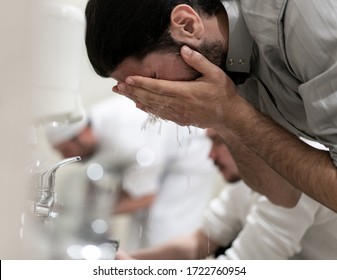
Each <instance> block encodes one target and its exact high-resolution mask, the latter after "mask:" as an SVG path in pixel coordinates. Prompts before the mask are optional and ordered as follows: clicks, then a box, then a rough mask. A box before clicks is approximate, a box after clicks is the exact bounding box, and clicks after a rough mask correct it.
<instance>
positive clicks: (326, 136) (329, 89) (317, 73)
mask: <svg viewBox="0 0 337 280" xmlns="http://www.w3.org/2000/svg"><path fill="white" fill-rule="evenodd" d="M336 11H337V2H336V1H334V0H327V1H323V2H322V1H321V2H317V1H314V0H309V1H307V0H299V1H294V0H293V1H288V4H287V11H286V18H285V21H284V22H285V26H284V32H285V49H286V52H287V53H286V55H287V59H288V62H289V65H290V67H291V71H293V73H294V75H296V77H297V78H298V79H299V80H300V81H301V82H302V84H301V85H300V87H299V94H300V96H301V98H302V100H303V103H304V107H305V112H306V116H307V121H308V125H309V128H310V129H311V131H312V133H313V134H314V135H315V137H316V139H317V140H318V141H320V142H321V143H323V144H325V145H326V146H327V147H328V148H329V150H330V155H331V158H332V159H333V161H334V164H335V165H336V166H337V59H336V58H337V21H336V17H337V12H336Z"/></svg>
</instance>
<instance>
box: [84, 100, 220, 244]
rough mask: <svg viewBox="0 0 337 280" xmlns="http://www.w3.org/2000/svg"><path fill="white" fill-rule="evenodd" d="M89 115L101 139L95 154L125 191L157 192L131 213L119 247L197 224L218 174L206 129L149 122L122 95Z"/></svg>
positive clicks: (152, 241)
mask: <svg viewBox="0 0 337 280" xmlns="http://www.w3.org/2000/svg"><path fill="white" fill-rule="evenodd" d="M90 116H91V122H92V127H93V130H94V133H95V135H96V136H97V138H98V141H99V143H100V144H101V146H100V150H99V151H98V153H97V155H96V156H95V160H97V161H99V162H100V163H103V165H104V166H105V169H109V170H110V171H111V172H112V173H113V174H116V173H117V174H122V175H123V176H122V177H121V179H120V180H121V182H122V183H123V189H124V190H125V191H126V192H127V193H128V194H129V195H130V196H132V197H141V196H143V195H147V194H151V193H156V194H157V196H156V199H155V202H154V203H153V204H152V206H151V207H150V208H149V209H145V210H139V211H137V212H136V213H134V214H133V215H132V220H131V227H130V229H129V233H128V234H129V235H130V237H129V239H128V244H122V245H124V248H127V249H128V250H131V249H136V248H140V247H146V246H152V245H155V244H158V243H161V242H164V241H166V240H168V239H171V238H172V237H175V236H176V235H181V234H185V233H189V232H192V231H194V230H195V229H197V228H198V227H200V226H201V222H202V217H203V211H204V208H205V207H206V206H207V203H208V202H209V200H210V198H211V196H212V194H213V186H214V184H215V183H214V182H215V181H214V180H215V178H216V174H217V173H216V169H215V167H214V166H213V164H212V162H211V160H210V159H208V153H209V150H210V145H211V144H210V140H209V139H208V138H207V137H206V135H205V131H204V130H201V129H199V128H194V127H193V128H190V129H189V128H187V127H179V126H178V125H176V124H175V123H173V122H166V121H160V120H158V121H157V122H156V123H155V124H150V122H149V121H148V118H149V116H148V114H146V113H144V112H143V111H141V110H139V109H137V108H136V107H135V105H134V103H133V102H132V101H130V100H129V99H127V98H124V97H116V98H112V99H110V100H108V101H104V102H102V103H101V104H98V105H97V106H95V107H94V108H93V109H92V111H91V114H90ZM142 128H143V129H142Z"/></svg>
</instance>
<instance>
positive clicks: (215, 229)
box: [117, 129, 337, 260]
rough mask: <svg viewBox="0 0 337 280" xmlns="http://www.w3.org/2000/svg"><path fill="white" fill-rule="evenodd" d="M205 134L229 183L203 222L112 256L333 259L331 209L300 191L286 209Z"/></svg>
mask: <svg viewBox="0 0 337 280" xmlns="http://www.w3.org/2000/svg"><path fill="white" fill-rule="evenodd" d="M207 134H208V136H209V137H210V139H211V140H212V142H213V145H212V149H211V151H210V154H209V156H210V158H212V160H213V161H214V163H215V165H216V166H217V167H218V169H219V170H220V171H221V173H222V175H223V177H224V179H226V180H227V181H228V182H230V183H231V185H229V186H226V187H224V189H223V190H222V192H221V193H220V195H219V196H218V197H217V198H215V199H213V200H212V201H211V203H210V204H209V207H207V209H206V211H205V216H204V222H203V225H202V226H201V227H200V228H199V229H197V230H196V231H195V232H194V233H192V234H189V235H184V236H180V237H177V238H175V239H172V240H170V241H168V242H165V243H163V244H160V245H158V246H155V247H152V248H147V249H142V250H138V251H134V252H131V254H128V253H127V252H124V251H119V252H117V258H118V259H133V258H135V259H149V260H151V259H202V258H206V257H207V256H212V255H213V256H217V257H218V258H219V259H248V260H254V259H260V260H270V259H323V260H324V259H337V214H336V213H334V212H333V211H331V210H330V209H328V208H326V207H325V206H323V205H322V204H320V203H318V202H316V201H315V200H313V199H311V198H309V197H308V196H306V195H305V194H302V196H301V198H300V201H299V203H298V204H297V205H296V207H294V208H292V209H291V208H284V207H281V206H277V205H275V204H273V203H271V202H270V201H269V200H268V195H266V196H265V195H263V194H259V193H257V192H255V191H253V190H252V189H250V188H249V187H248V186H247V185H246V184H245V183H244V182H243V181H242V180H241V177H240V174H239V172H238V169H237V167H236V164H235V161H234V159H233V157H232V155H231V153H230V151H229V150H228V148H227V146H226V144H225V142H224V141H223V140H222V138H221V137H220V136H219V135H218V134H217V133H216V132H215V131H214V130H212V129H208V130H207ZM314 144H315V145H314V147H316V148H317V147H318V146H317V143H314ZM321 146H322V145H320V147H321ZM219 246H220V247H219Z"/></svg>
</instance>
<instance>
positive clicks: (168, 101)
mask: <svg viewBox="0 0 337 280" xmlns="http://www.w3.org/2000/svg"><path fill="white" fill-rule="evenodd" d="M181 56H182V58H183V59H184V61H185V62H186V63H187V64H188V65H190V66H191V67H193V68H194V69H195V70H196V71H198V72H199V73H201V77H200V78H198V79H196V80H195V81H188V82H186V81H167V80H157V79H152V78H147V77H141V76H130V77H128V78H126V81H125V82H122V83H119V84H118V85H116V86H115V87H113V90H114V91H115V92H117V93H120V94H122V95H125V96H127V97H129V98H131V99H132V100H133V101H135V102H136V105H137V107H138V108H140V109H142V110H143V111H146V112H148V113H152V114H154V115H156V116H158V117H160V118H162V119H166V120H171V121H174V122H176V123H178V124H180V125H195V126H198V127H203V128H205V127H214V126H216V125H217V124H218V123H221V122H223V120H224V119H226V114H229V113H230V112H229V111H230V110H231V108H232V106H231V104H232V102H234V101H235V97H236V89H235V86H234V84H233V82H232V81H231V80H230V78H229V77H228V76H227V75H226V74H225V73H224V72H223V71H222V70H221V69H220V68H219V67H217V66H215V65H214V64H212V63H211V62H209V61H208V60H207V59H206V58H205V57H204V56H202V55H201V54H200V53H198V52H196V51H193V50H191V49H190V48H188V47H186V46H184V47H182V49H181Z"/></svg>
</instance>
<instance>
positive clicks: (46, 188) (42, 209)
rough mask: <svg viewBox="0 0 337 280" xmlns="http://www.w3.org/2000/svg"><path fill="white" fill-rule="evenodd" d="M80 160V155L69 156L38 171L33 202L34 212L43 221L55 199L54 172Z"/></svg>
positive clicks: (49, 212) (48, 214) (47, 216)
mask: <svg viewBox="0 0 337 280" xmlns="http://www.w3.org/2000/svg"><path fill="white" fill-rule="evenodd" d="M79 160H81V157H79V156H77V157H71V158H66V159H64V160H61V161H59V162H57V163H55V164H52V165H50V166H48V167H47V168H46V169H45V170H43V171H41V172H39V173H38V174H37V175H38V185H37V188H36V202H35V204H34V214H35V215H36V216H37V217H39V218H41V220H42V221H45V220H46V219H47V218H49V216H50V214H51V210H52V208H53V205H54V201H55V193H54V187H55V174H56V171H57V170H58V169H59V168H60V167H62V166H64V165H67V164H70V163H73V162H76V161H79Z"/></svg>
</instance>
